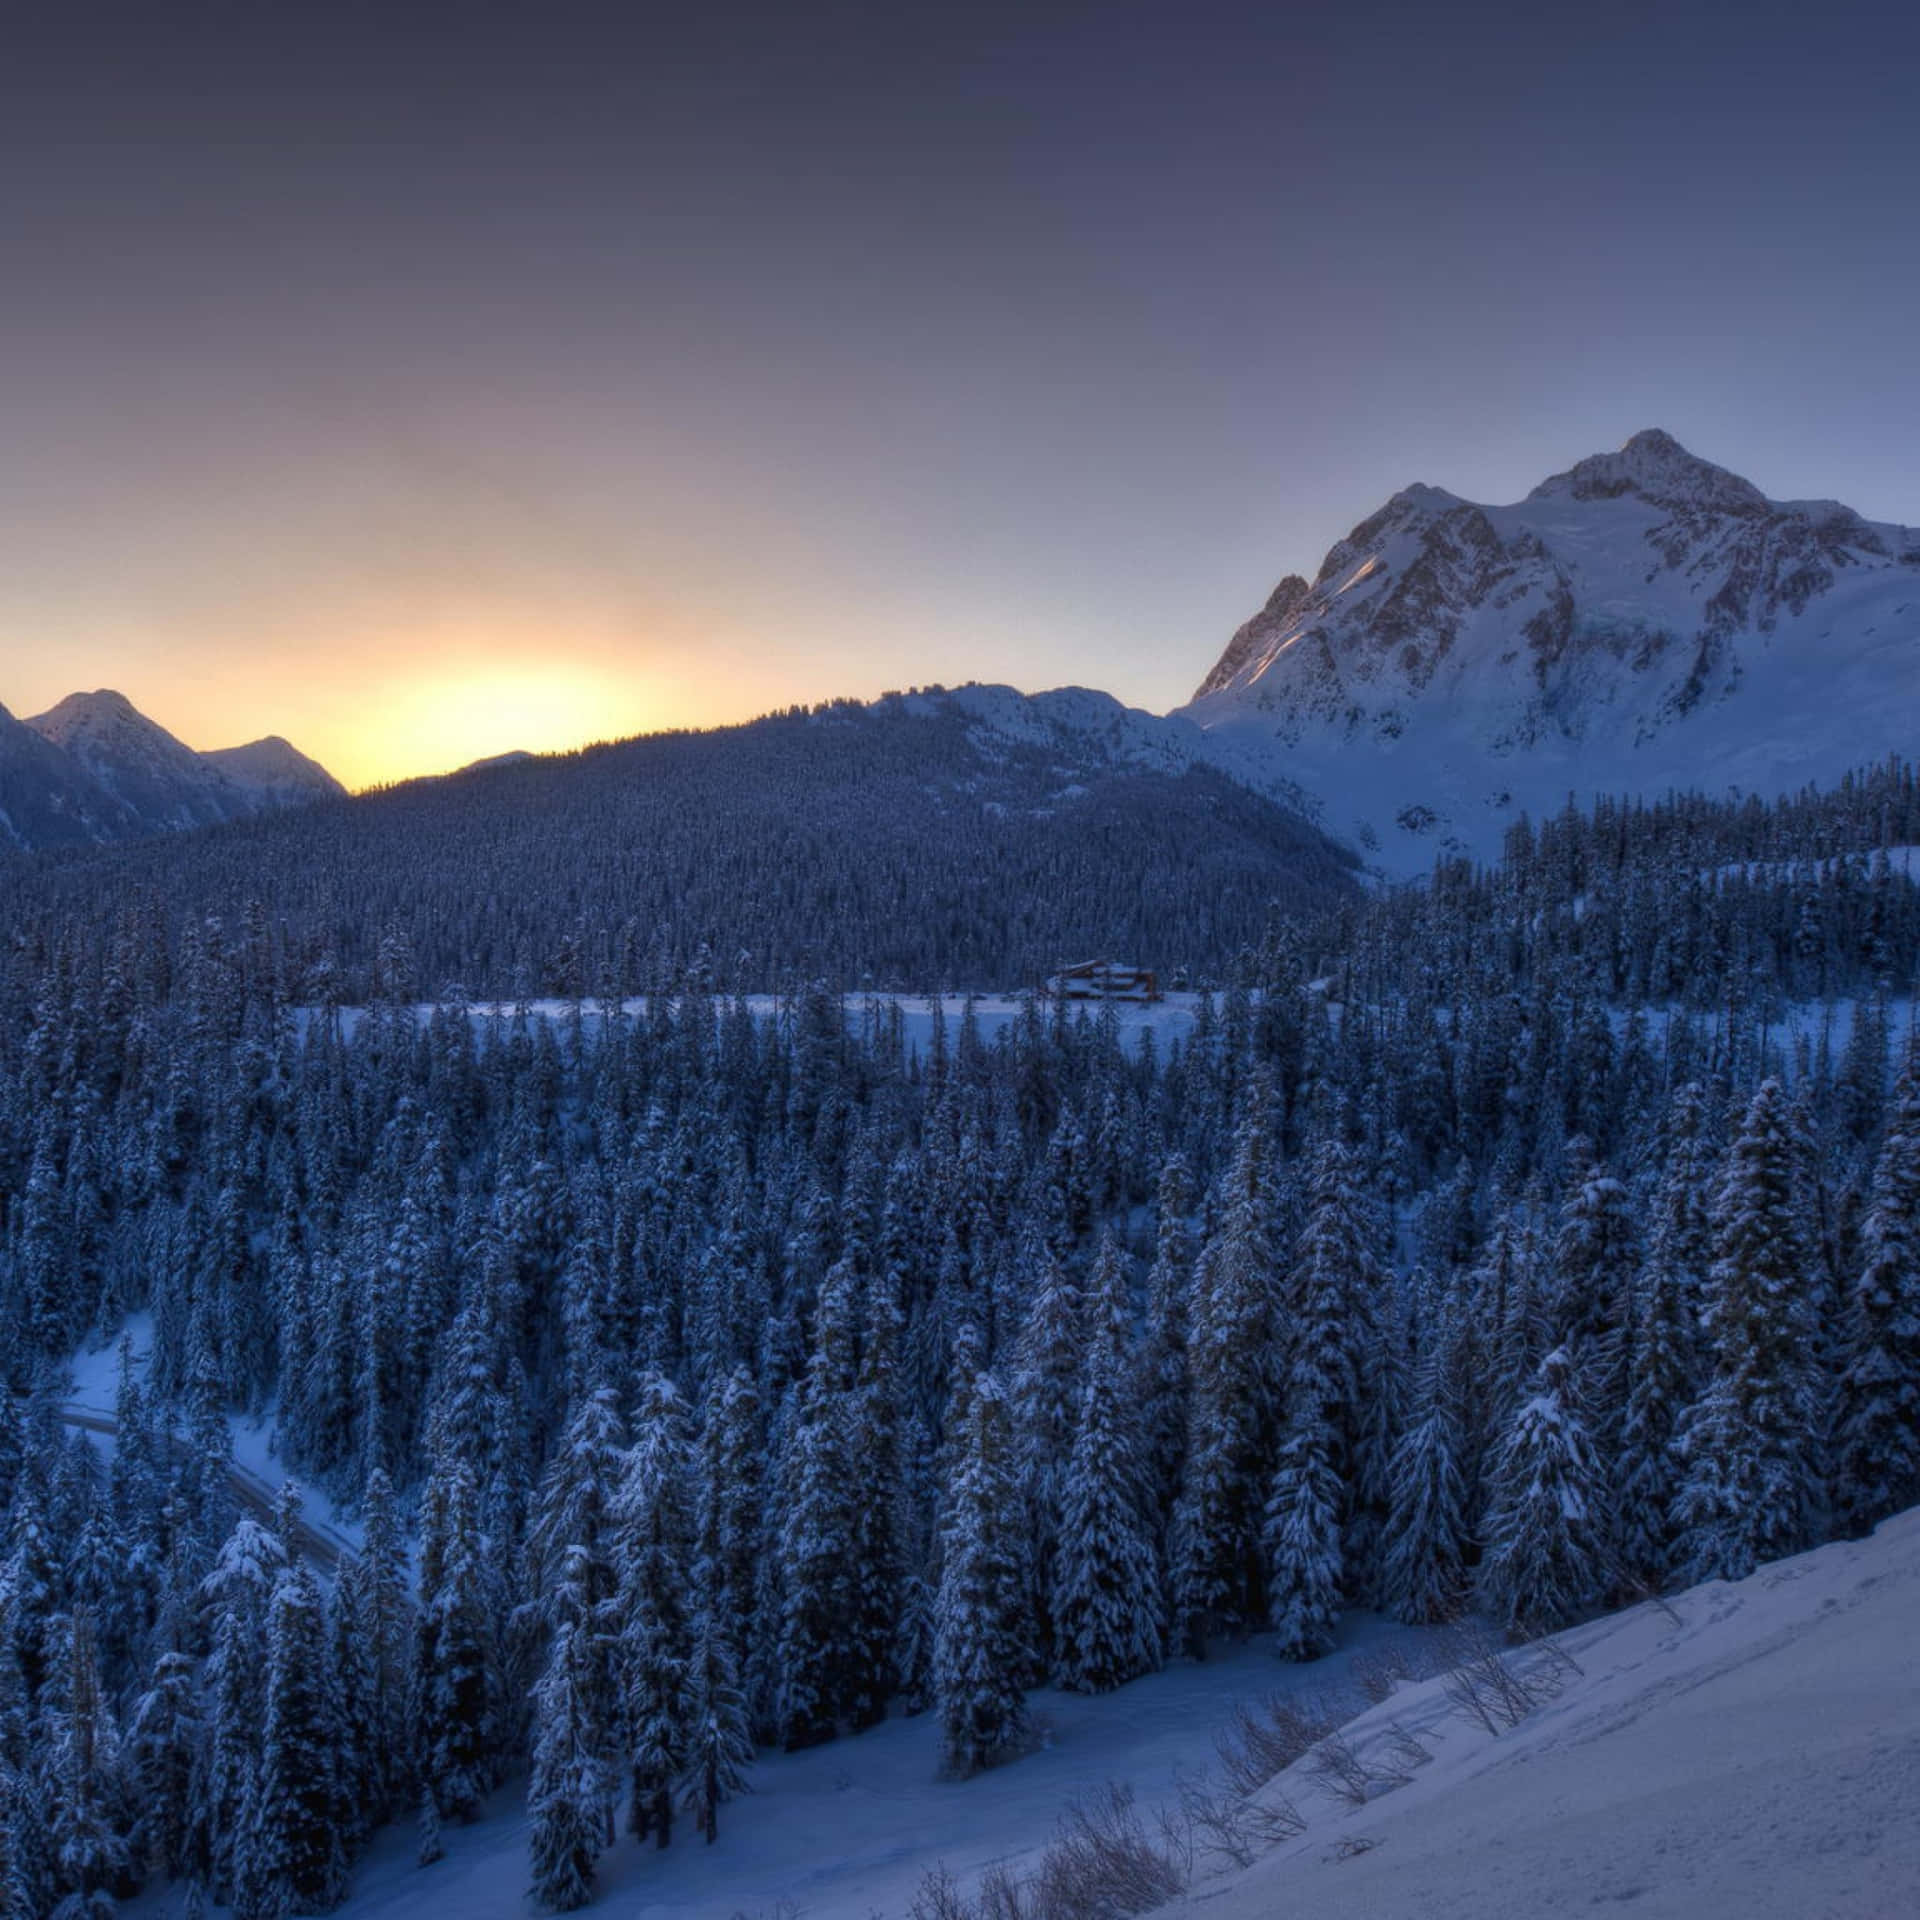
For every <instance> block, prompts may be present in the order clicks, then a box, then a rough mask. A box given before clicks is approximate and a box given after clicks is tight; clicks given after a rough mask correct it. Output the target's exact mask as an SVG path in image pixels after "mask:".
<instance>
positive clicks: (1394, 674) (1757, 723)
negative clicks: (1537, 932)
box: [0, 431, 1920, 875]
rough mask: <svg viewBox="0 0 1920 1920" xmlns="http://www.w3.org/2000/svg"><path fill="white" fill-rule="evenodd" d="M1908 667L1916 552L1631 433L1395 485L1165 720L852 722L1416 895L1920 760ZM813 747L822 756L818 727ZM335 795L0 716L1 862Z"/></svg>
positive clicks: (59, 720)
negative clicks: (1135, 784) (961, 745)
mask: <svg viewBox="0 0 1920 1920" xmlns="http://www.w3.org/2000/svg"><path fill="white" fill-rule="evenodd" d="M1917 665H1920V530H1916V529H1913V528H1909V527H1900V526H1894V525H1891V524H1887V523H1882V522H1876V521H1869V520H1866V519H1863V518H1862V517H1861V516H1860V515H1859V514H1858V513H1856V512H1854V511H1853V510H1852V509H1851V508H1849V507H1844V506H1841V505H1839V504H1837V503H1836V502H1833V501H1830V500H1789V501H1776V500H1770V499H1768V498H1767V497H1766V496H1765V495H1764V494H1763V493H1761V492H1760V490H1759V489H1758V488H1757V487H1755V486H1753V485H1752V484H1751V483H1749V482H1748V481H1746V480H1743V479H1741V478H1740V477H1739V476H1737V475H1736V474H1733V473H1729V472H1728V471H1727V470H1726V469H1724V468H1722V467H1717V466H1714V465H1713V464H1712V463H1711V462H1709V461H1706V460H1702V459H1699V458H1698V457H1696V456H1695V455H1694V454H1692V453H1689V452H1688V451H1687V449H1686V448H1684V447H1682V446H1681V445H1680V444H1679V442H1678V441H1676V440H1675V439H1673V438H1672V436H1671V435H1669V434H1666V433H1662V432H1659V431H1649V432H1645V433H1639V434H1636V435H1635V436H1634V437H1633V438H1632V439H1631V440H1629V441H1628V442H1627V444H1626V445H1625V446H1624V447H1623V448H1621V449H1620V451H1619V452H1617V453H1604V454H1596V455H1594V456H1593V457H1591V458H1590V459H1586V460H1582V461H1580V462H1579V463H1578V464H1577V465H1576V466H1574V467H1572V468H1570V469H1569V470H1568V471H1567V472H1565V473H1562V474H1558V475H1555V476H1554V477H1553V478H1551V479H1549V480H1546V481H1544V482H1542V483H1541V484H1540V485H1539V486H1537V487H1535V488H1534V490H1533V491H1532V492H1531V493H1530V494H1528V495H1527V497H1526V498H1525V499H1524V500H1522V501H1520V502H1518V503H1517V504H1516V505H1513V506H1485V505H1481V504H1479V503H1476V502H1474V501H1471V500H1466V499H1462V498H1461V497H1460V496H1458V495H1457V494H1453V493H1449V492H1446V491H1445V490H1443V489H1441V488H1438V487H1431V486H1422V485H1416V486H1411V487H1408V488H1405V489H1404V490H1403V491H1401V492H1400V493H1397V494H1395V495H1394V497H1393V498H1392V499H1391V500H1389V501H1388V502H1387V503H1386V505H1385V506H1384V507H1382V508H1381V509H1380V510H1379V511H1378V512H1377V513H1375V514H1373V515H1372V516H1371V517H1370V518H1368V519H1366V520H1364V521H1362V522H1361V523H1360V525H1359V526H1357V527H1355V528H1354V530H1353V531H1352V532H1351V533H1350V534H1348V535H1347V537H1346V538H1345V539H1344V540H1341V541H1339V542H1338V543H1337V544H1336V545H1335V546H1334V547H1333V549H1332V550H1331V551H1330V552H1329V553H1328V555H1327V556H1326V558H1325V560H1324V561H1323V562H1322V563H1321V566H1320V570H1319V572H1318V574H1317V575H1316V577H1315V578H1314V580H1313V581H1312V583H1311V584H1309V582H1308V581H1307V580H1305V579H1304V578H1303V577H1301V576H1300V575H1298V574H1290V575H1289V576H1288V577H1287V578H1286V579H1284V580H1282V581H1281V583H1280V585H1279V586H1278V587H1277V588H1275V590H1274V592H1273V594H1272V596H1271V597H1270V598H1269V600H1268V601H1267V604H1266V605H1265V606H1264V607H1263V608H1262V609H1261V610H1260V612H1259V613H1257V614H1256V615H1255V616H1254V617H1253V618H1252V619H1251V620H1249V621H1248V622H1247V623H1246V624H1245V625H1244V626H1243V627H1241V628H1240V630H1239V631H1238V632H1237V633H1236V634H1235V635H1234V636H1233V638H1232V640H1231V641H1230V642H1229V644H1228V646H1227V648H1226V650H1225V652H1224V653H1222V654H1221V656H1220V658H1219V660H1218V661H1217V662H1216V663H1215V665H1214V667H1213V669H1212V671H1211V672H1209V673H1208V674H1207V675H1206V677H1205V678H1204V679H1203V680H1202V681H1201V683H1200V686H1199V688H1198V690H1197V691H1196V693H1195V695H1194V697H1193V699H1192V700H1191V701H1190V702H1189V703H1188V704H1187V705H1186V706H1185V707H1183V708H1180V709H1178V710H1177V711H1176V712H1174V713H1172V714H1168V715H1156V714H1151V713H1147V712H1143V711H1141V710H1139V709H1136V708H1128V707H1124V706H1122V705H1121V704H1120V703H1119V702H1118V701H1116V700H1114V699H1113V698H1111V697H1110V696H1109V695H1107V694H1104V693H1099V692H1095V691H1092V690H1089V689H1086V688H1079V687H1066V688H1060V689H1056V690H1054V691H1052V692H1048V693H1041V694H1023V693H1019V692H1016V691H1015V690H1014V689H1012V688H1010V687H993V686H970V687H965V688H961V689H959V690H957V691H954V692H946V691H944V690H941V689H932V690H929V691H928V692H926V693H922V694H915V695H906V696H901V695H890V696H887V697H886V698H884V699H882V700H881V701H878V702H875V703H873V708H872V711H873V712H874V713H875V715H876V716H877V717H884V716H886V715H888V714H889V713H891V714H895V715H910V716H913V717H917V718H930V717H933V716H934V715H936V714H940V715H944V716H946V717H947V718H948V719H950V720H951V719H955V718H958V719H959V720H961V721H962V723H963V724H964V726H965V728H966V730H967V732H968V733H969V735H970V736H971V738H972V740H973V742H974V745H975V747H976V749H978V750H981V751H984V752H986V753H987V755H988V756H989V758H994V757H998V756H1001V755H1004V754H1005V753H1007V752H1011V751H1025V750H1030V749H1035V748H1039V749H1043V750H1045V751H1046V752H1048V753H1049V754H1052V755H1055V756H1057V757H1058V759H1059V761H1060V763H1061V765H1062V767H1063V769H1065V771H1063V773H1062V779H1063V780H1066V781H1067V782H1068V784H1069V785H1072V784H1073V779H1072V778H1071V777H1070V776H1072V775H1073V770H1075V769H1081V770H1084V769H1086V768H1088V767H1095V768H1098V769H1100V770H1101V772H1102V773H1103V774H1105V775H1108V776H1113V775H1125V774H1129V773H1142V774H1153V775H1172V776H1176V777H1177V776H1179V775H1181V774H1183V773H1184V772H1185V771H1186V770H1188V769H1189V768H1194V767H1205V768H1208V769H1209V770H1212V771H1216V772H1219V773H1224V774H1226V775H1228V776H1229V777H1230V778H1231V779H1232V780H1234V781H1236V782H1237V783H1238V784H1240V785H1241V786H1242V787H1246V788H1250V789H1252V790H1253V791H1255V792H1256V793H1258V794H1260V795H1262V796H1263V797H1265V798H1267V799H1269V800H1271V801H1274V802H1276V803H1278V804H1279V805H1280V806H1281V807H1283V808H1285V809H1287V810H1289V811H1293V812H1299V813H1303V814H1305V815H1307V816H1308V817H1309V818H1310V819H1312V820H1313V821H1314V822H1315V824H1317V825H1318V826H1319V827H1320V828H1322V829H1323V830H1324V831H1325V832H1326V833H1327V834H1328V835H1330V836H1331V837H1332V838H1333V839H1334V840H1336V841H1339V842H1342V843H1344V844H1346V845H1349V846H1352V847H1354V848H1356V849H1357V850H1358V851H1359V853H1360V855H1361V857H1362V859H1363V860H1364V861H1365V862H1366V863H1367V864H1368V865H1369V866H1371V867H1373V868H1375V869H1376V870H1377V871H1379V872H1382V873H1385V874H1388V875H1413V874H1418V873H1421V872H1424V871H1425V870H1426V869H1427V868H1429V867H1430V866H1431V865H1432V862H1433V860H1434V857H1435V855H1436V854H1439V853H1442V852H1458V853H1466V854H1471V855H1474V856H1476V857H1479V858H1483V859H1484V858H1491V857H1493V856H1495V855H1497V854H1498V852H1499V851H1500V847H1501V844H1502V841H1503V839H1504V837H1505V834H1506V831H1507V829H1508V828H1509V827H1510V826H1511V825H1512V824H1513V823H1514V822H1515V821H1516V820H1518V819H1519V818H1521V816H1522V815H1527V816H1530V817H1531V818H1533V819H1535V820H1539V819H1541V818H1542V817H1545V816H1548V815H1551V814H1553V813H1556V812H1558V811H1559V809H1560V808H1561V807H1562V806H1563V805H1564V804H1565V803H1566V801H1567V799H1568V797H1569V796H1570V795H1571V796H1575V797H1577V798H1580V799H1582V800H1587V799H1591V798H1593V797H1595V796H1597V795H1602V794H1635V795H1641V796H1646V797H1657V796H1659V795H1661V794H1663V793H1665V792H1667V791H1668V790H1670V789H1674V788H1685V789H1698V790H1702V791H1706V792H1709V793H1715V794H1725V793H1729V792H1733V793H1752V794H1759V795H1763V796H1769V797H1771V796H1775V795H1778V794H1781V793H1785V792H1790V791H1793V790H1795V789H1797V788H1799V787H1802V786H1805V785H1807V784H1809V783H1817V784H1822V785H1830V784H1832V783H1833V782H1834V781H1836V780H1838V779H1839V778H1840V777H1841V776H1843V775H1844V774H1846V773H1848V772H1850V771H1852V770H1854V769H1856V768H1860V767H1863V766H1866V765H1868V764H1871V763H1873V762H1876V761H1879V760H1883V759H1885V758H1886V757H1887V756H1888V755H1891V754H1904V753H1906V752H1908V751H1909V750H1910V749H1911V746H1912V743H1913V742H1914V740H1915V739H1916V737H1920V673H1916V666H1917ZM703 737H705V736H703ZM713 738H714V740H715V742H716V744H715V746H714V748H713V751H714V752H716V753H724V752H725V751H726V749H725V748H724V747H723V746H721V745H720V744H718V741H719V737H718V736H714V737H713ZM819 738H820V743H821V749H822V750H823V751H836V750H837V747H838V744H839V741H838V736H837V735H836V734H835V733H834V732H833V730H831V729H830V730H828V732H826V733H824V734H822V735H821V736H819ZM524 758H525V756H518V755H502V756H499V757H498V761H497V763H488V762H479V763H476V765H475V767H474V768H472V769H468V771H470V772H476V773H492V772H493V771H495V769H496V765H497V767H498V768H501V769H504V768H505V767H508V766H512V765H515V764H518V763H519V762H520V761H522V760H523V759H524ZM566 764H571V762H567V763H566ZM340 791H341V788H340V787H339V785H338V783H337V782H336V781H334V780H333V778H332V777H331V775H329V774H328V773H327V772H326V771H325V769H324V768H321V767H319V766H317V765H316V764H315V763H314V762H313V761H311V760H309V759H307V758H306V757H305V756H303V755H301V754H300V753H298V752H296V751H295V750H294V749H293V748H292V747H291V746H289V745H288V744H287V743H286V742H285V741H284V740H279V739H269V740H262V741H256V742H254V743H253V744H252V745H250V746H246V747H235V748H230V749H227V750H225V751H223V752H217V753H196V752H194V751H193V750H192V749H190V748H188V747H186V746H184V745H182V743H181V742H180V741H178V740H176V739H174V738H173V736H172V735H171V734H169V733H167V732H166V731H165V730H164V729H163V728H161V727H158V726H156V725H155V724H154V723H153V722H152V721H150V720H148V719H146V718H145V717H144V716H143V715H141V714H140V713H138V712H137V711H136V710H135V709H134V708H133V707H132V706H131V705H130V704H129V703H128V702H127V701H126V700H125V699H124V698H122V696H120V695H119V694H115V693H107V692H101V693H93V694H75V695H73V696H72V697H71V698H69V699H67V700H64V701H62V702H61V703H60V705H59V706H57V707H55V708H54V709H53V710H52V711H51V712H50V713H45V714H41V715H39V716H38V717H37V718H35V719H32V720H28V721H24V722H21V721H15V720H12V719H11V718H9V717H8V716H7V715H6V714H5V712H4V710H0V845H4V844H7V843H9V842H11V843H12V844H14V845H17V846H26V847H41V846H57V845H68V844H86V843H88V842H99V841H107V840H119V839H126V838H130V837H133V836H135V835H139V834H143V833H149V832H153V831H157V830H161V829H174V828H184V827H193V826H201V825H207V824H211V823H214V822H217V821H221V820H230V819H234V818H237V817H239V816H241V815H244V814H248V813H255V812H259V811H261V810H263V809H267V808H279V807H286V806H291V805H297V804H300V803H301V802H304V801H306V800H309V799H314V798H318V797H320V796H322V795H327V794H336V793H339V792H340Z"/></svg>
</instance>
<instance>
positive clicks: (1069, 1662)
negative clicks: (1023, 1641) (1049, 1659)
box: [1051, 1237, 1161, 1693]
mask: <svg viewBox="0 0 1920 1920" xmlns="http://www.w3.org/2000/svg"><path fill="white" fill-rule="evenodd" d="M1090 1306H1091V1309H1092V1312H1091V1319H1092V1322H1093V1325H1092V1334H1091V1339H1092V1345H1091V1348H1090V1351H1089V1352H1088V1355H1087V1363H1086V1374H1087V1380H1086V1385H1085V1387H1084V1388H1083V1389H1082V1391H1081V1395H1080V1418H1079V1424H1078V1428H1077V1430H1076V1432H1075V1434H1074V1438H1073V1451H1072V1453H1071V1455H1070V1456H1069V1459H1068V1465H1067V1474H1066V1484H1065V1487H1064V1489H1063V1493H1062V1498H1061V1508H1060V1539H1059V1549H1058V1552H1057V1553H1056V1554H1055V1556H1054V1567H1053V1596H1052V1607H1051V1614H1052V1619H1053V1628H1054V1655H1053V1672H1054V1678H1055V1680H1056V1681H1057V1682H1058V1684H1059V1685H1061V1686H1063V1687H1066V1688H1068V1689H1070V1690H1073V1691H1076V1692H1082V1693H1105V1692H1108V1691H1109V1690H1110V1689H1112V1688H1114V1687H1118V1686H1122V1685H1124V1684H1125V1683H1126V1682H1127V1681H1129V1680H1132V1679H1135V1678H1137V1677H1138V1676H1139V1675H1141V1674H1143V1673H1148V1672H1151V1671H1152V1670H1153V1669H1154V1668H1155V1667H1157V1666H1158V1665H1159V1664H1160V1618H1161V1605H1160V1570H1159V1565H1158V1559H1157V1555H1156V1553H1155V1548H1154V1535H1153V1528H1152V1525H1151V1523H1150V1522H1149V1519H1148V1516H1147V1513H1146V1511H1145V1507H1144V1504H1143V1493H1144V1475H1143V1473H1142V1471H1141V1467H1140V1458H1139V1452H1140V1449H1139V1442H1138V1437H1137V1431H1136V1426H1137V1422H1136V1416H1135V1414H1134V1412H1133V1409H1132V1408H1131V1407H1130V1405H1129V1403H1128V1401H1127V1397H1126V1387H1125V1382H1126V1378H1127V1369H1126V1347H1125V1344H1124V1341H1125V1334H1124V1326H1125V1306H1126V1300H1125V1268H1124V1266H1123V1264H1122V1262H1121V1259H1120V1254H1119V1249H1118V1247H1117V1245H1115V1243H1114V1242H1113V1241H1112V1239H1111V1237H1109V1238H1108V1240H1107V1242H1106V1243H1105V1245H1104V1246H1103V1248H1102V1253H1101V1259H1100V1263H1099V1266H1098V1267H1097V1268H1096V1273H1095V1286H1094V1290H1093V1297H1092V1300H1091V1302H1090Z"/></svg>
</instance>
